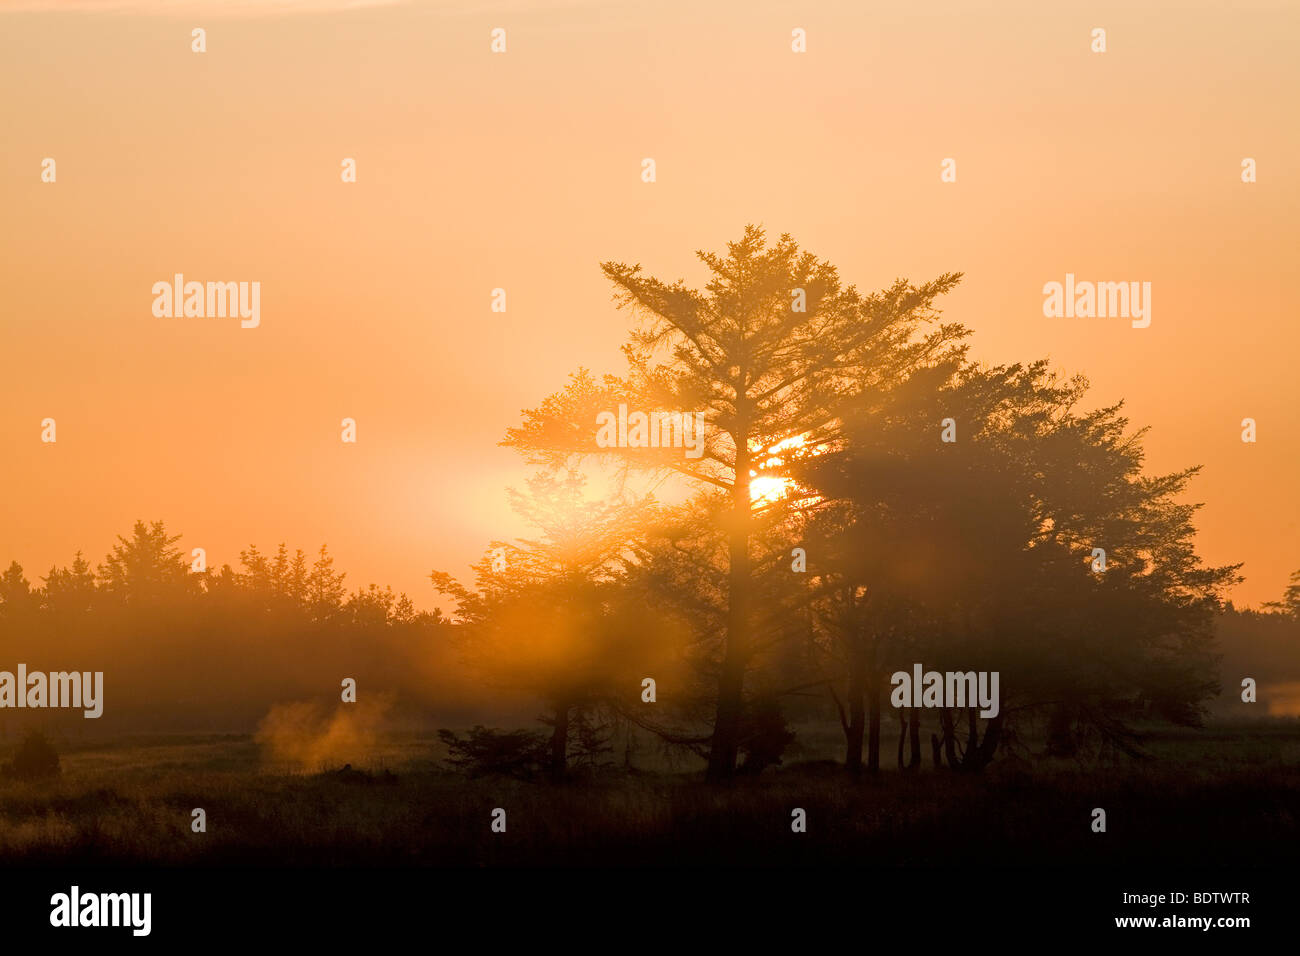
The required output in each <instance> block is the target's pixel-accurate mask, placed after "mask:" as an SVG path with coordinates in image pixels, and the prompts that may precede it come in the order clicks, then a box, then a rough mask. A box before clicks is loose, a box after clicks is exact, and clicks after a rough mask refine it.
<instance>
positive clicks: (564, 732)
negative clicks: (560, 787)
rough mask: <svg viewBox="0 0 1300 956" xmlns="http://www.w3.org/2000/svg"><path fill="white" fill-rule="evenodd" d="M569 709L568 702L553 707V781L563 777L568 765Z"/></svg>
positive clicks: (557, 781)
mask: <svg viewBox="0 0 1300 956" xmlns="http://www.w3.org/2000/svg"><path fill="white" fill-rule="evenodd" d="M569 710H570V707H569V705H568V704H560V705H559V706H557V707H556V708H555V729H554V730H552V731H551V780H552V781H553V782H555V783H559V782H560V781H561V780H563V779H564V773H565V770H566V769H567V765H568V754H569Z"/></svg>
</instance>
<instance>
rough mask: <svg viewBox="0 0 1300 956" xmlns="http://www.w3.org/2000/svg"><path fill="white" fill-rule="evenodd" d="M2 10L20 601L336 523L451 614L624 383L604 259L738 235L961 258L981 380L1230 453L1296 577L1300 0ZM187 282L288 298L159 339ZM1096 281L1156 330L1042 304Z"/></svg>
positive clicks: (3, 256)
mask: <svg viewBox="0 0 1300 956" xmlns="http://www.w3.org/2000/svg"><path fill="white" fill-rule="evenodd" d="M1225 6H1226V5H1225ZM15 8H22V10H21V11H20V12H14V11H15ZM69 8H77V9H78V10H80V11H83V12H76V13H68V12H58V11H59V10H60V9H62V10H64V11H66V10H67V9H69ZM160 8H165V9H164V10H163V12H162V13H160V12H159V9H160ZM265 8H273V9H271V11H270V15H262V14H264V13H266V12H267V10H266V9H265ZM284 8H300V9H299V10H298V12H295V13H292V14H285V13H284V12H283V9H284ZM345 8H346V9H345ZM351 8H358V9H351ZM0 10H2V11H4V12H0V129H3V131H4V135H3V141H2V143H0V285H2V288H3V296H2V297H0V316H2V322H3V325H2V328H3V337H2V338H0V399H2V402H0V448H3V450H4V458H3V461H4V469H3V471H4V490H5V494H4V497H3V500H2V501H0V558H2V559H3V560H4V561H6V562H7V561H8V560H9V559H10V558H17V559H18V560H19V561H20V562H21V563H22V564H23V565H24V566H25V567H26V568H27V570H28V574H29V577H33V578H35V577H36V576H38V575H44V574H45V573H46V572H47V570H48V568H49V566H50V565H51V564H52V563H54V562H55V561H57V562H59V563H60V564H64V563H66V562H68V561H69V560H70V559H71V556H72V554H73V552H74V551H75V550H76V549H77V548H83V549H85V550H86V551H87V552H88V554H89V555H90V556H91V557H92V558H93V559H94V560H96V561H97V560H98V559H100V558H101V557H102V555H103V553H104V552H105V551H106V550H107V549H108V547H109V545H110V544H111V543H112V541H113V538H114V535H115V534H117V533H125V532H127V531H128V530H129V528H130V526H131V523H132V522H133V521H134V520H135V519H136V518H150V519H152V518H161V519H164V520H165V521H166V522H167V524H168V526H169V527H171V528H172V529H173V530H175V531H179V532H183V533H184V536H185V537H184V544H185V546H186V547H187V549H188V548H189V547H196V546H202V547H205V548H206V549H207V551H208V554H209V560H210V562H212V563H213V564H215V565H219V564H221V563H222V562H224V561H230V562H232V563H233V562H234V561H235V560H236V558H237V553H238V551H239V549H240V548H242V547H245V546H247V544H249V543H250V542H256V543H258V544H259V545H263V546H267V547H273V546H274V545H275V544H276V543H277V542H279V541H282V540H283V541H286V542H288V543H289V545H290V546H291V547H295V546H298V547H303V548H304V549H308V550H311V549H314V548H315V547H316V546H318V545H319V544H320V543H321V542H322V541H324V542H327V543H328V544H329V545H330V548H331V550H332V551H333V552H334V553H335V555H336V556H337V562H338V564H339V566H341V567H343V568H345V569H347V570H348V571H349V572H350V574H349V583H350V584H353V585H357V584H364V583H367V582H370V581H376V582H379V583H391V584H392V585H393V586H394V587H395V588H398V589H402V590H406V591H408V592H409V593H411V594H412V596H413V597H415V598H416V599H417V601H418V602H419V603H421V604H423V605H425V606H428V605H431V604H432V603H434V595H433V593H432V589H431V587H430V585H429V584H428V581H427V574H428V571H429V570H430V569H432V568H435V567H436V568H442V569H446V570H450V571H452V572H453V573H460V572H462V571H464V570H465V568H466V565H467V564H468V563H469V562H470V561H471V560H473V559H474V558H476V557H477V556H478V555H479V554H480V553H481V552H482V550H483V548H484V546H485V545H486V543H487V541H488V540H489V539H491V538H493V537H502V536H510V535H514V534H518V533H521V532H522V531H523V530H524V529H523V528H522V527H521V526H520V525H519V523H518V522H517V521H516V520H515V519H514V517H513V516H512V515H510V514H509V512H508V511H507V510H506V507H505V494H504V489H505V487H506V486H507V485H522V481H523V479H524V477H526V475H527V474H528V473H529V470H528V469H527V468H526V467H525V466H523V464H522V463H521V462H520V460H519V459H518V457H517V456H516V454H515V453H514V452H512V451H509V450H507V449H502V448H498V447H496V442H497V441H499V440H500V438H501V437H502V435H503V434H504V431H505V429H506V428H507V427H509V426H511V425H514V424H516V423H517V422H518V420H519V411H520V409H522V408H524V407H531V406H534V405H536V404H537V403H538V402H539V401H540V400H541V399H542V398H543V397H544V396H545V395H546V394H548V393H549V392H550V391H552V390H554V389H556V388H559V387H560V386H562V385H563V384H564V382H565V379H566V376H567V374H568V373H569V372H570V371H572V370H575V369H576V368H577V367H578V366H580V365H586V366H589V367H591V368H593V369H595V370H596V371H598V372H603V371H612V370H618V369H620V368H621V361H622V360H621V356H620V355H619V353H618V346H619V345H620V344H621V343H622V342H623V341H624V338H625V334H626V323H627V319H626V316H625V315H624V314H621V313H617V312H615V311H614V310H613V308H612V306H611V302H610V288H609V287H608V285H607V284H606V283H605V282H604V281H603V279H602V278H601V276H600V274H599V270H598V263H599V262H600V261H601V260H604V259H619V260H625V261H631V262H638V261H639V262H641V263H643V264H644V265H645V266H646V268H647V269H648V270H649V271H650V272H652V273H653V274H656V275H659V276H661V277H664V278H669V279H671V278H676V277H678V276H681V277H684V278H687V279H688V280H695V281H698V280H700V279H701V278H702V268H701V267H700V266H699V264H698V263H697V262H696V260H695V258H694V255H693V252H694V250H696V249H698V248H710V249H718V248H721V247H722V246H723V245H724V244H725V242H726V241H728V240H730V239H734V238H737V237H738V236H739V234H740V232H741V230H742V229H743V227H744V225H745V224H746V223H747V222H757V223H761V224H763V225H765V226H766V227H767V228H768V230H769V231H770V232H771V233H773V234H776V233H780V232H790V233H792V234H793V235H794V237H795V238H796V239H797V240H798V241H799V242H800V243H801V244H803V245H804V246H805V247H807V248H809V249H810V250H812V251H813V252H815V253H816V254H818V255H819V256H822V257H825V258H828V259H830V260H831V261H832V262H834V263H835V264H836V265H838V266H839V268H840V271H841V274H842V275H843V276H844V278H845V279H846V280H847V281H849V282H853V283H856V284H857V285H858V286H859V287H860V288H863V289H872V288H876V287H879V286H881V285H884V284H886V283H888V282H890V281H891V280H892V279H894V278H895V277H896V276H906V277H909V278H911V279H913V280H915V281H918V282H919V281H922V280H925V279H929V278H932V277H933V276H935V275H936V274H938V273H940V272H944V271H949V270H960V271H963V272H965V273H966V280H965V282H964V283H963V284H962V286H961V287H960V288H959V289H958V291H956V292H955V293H954V294H952V295H950V296H949V297H948V298H947V301H946V303H945V307H946V315H947V317H948V318H951V319H953V320H957V321H961V322H963V323H965V324H967V325H969V326H971V327H972V328H973V329H974V330H975V335H974V339H973V341H974V352H975V354H976V355H977V356H978V357H980V358H985V359H988V360H991V361H998V362H1002V361H1019V360H1032V359H1034V358H1038V357H1043V356H1047V357H1050V358H1051V359H1052V360H1053V362H1054V363H1055V364H1056V365H1057V366H1058V367H1059V368H1061V369H1063V370H1064V371H1067V372H1084V373H1086V374H1087V375H1088V376H1089V377H1090V378H1091V379H1092V382H1093V384H1094V393H1093V395H1094V401H1095V402H1096V403H1103V402H1105V403H1110V402H1112V401H1115V400H1117V399H1120V398H1123V399H1125V400H1126V401H1127V402H1128V411H1129V414H1130V416H1131V418H1132V420H1133V421H1134V423H1135V424H1140V425H1149V426H1150V428H1151V430H1150V432H1149V434H1148V436H1147V439H1146V447H1147V449H1148V453H1149V455H1148V461H1149V466H1150V470H1152V471H1155V472H1165V471H1172V470H1175V469H1179V468H1182V467H1185V466H1188V465H1192V464H1198V463H1199V464H1203V465H1204V466H1205V467H1204V472H1203V474H1202V475H1201V477H1199V478H1198V479H1197V480H1196V481H1195V482H1194V483H1193V485H1192V495H1191V497H1192V499H1193V500H1196V501H1204V502H1205V503H1206V506H1205V508H1204V510H1203V511H1202V512H1201V514H1200V517H1199V520H1198V522H1197V523H1198V526H1199V527H1200V529H1201V534H1200V539H1199V540H1200V547H1201V551H1202V553H1203V554H1204V555H1205V557H1206V558H1207V560H1208V561H1210V562H1213V563H1227V562H1235V561H1244V562H1245V568H1244V573H1245V574H1246V575H1247V581H1246V583H1245V584H1244V585H1243V586H1242V587H1241V588H1240V589H1239V590H1238V591H1237V592H1236V594H1235V597H1236V598H1237V599H1238V600H1240V601H1244V602H1247V603H1257V602H1261V601H1264V600H1269V599H1272V598H1275V597H1277V596H1278V595H1279V594H1280V593H1281V591H1282V589H1283V587H1284V586H1285V583H1286V579H1287V576H1288V574H1289V572H1290V571H1292V570H1293V569H1296V568H1300V527H1298V522H1297V516H1298V515H1300V504H1298V503H1297V495H1296V489H1297V484H1298V482H1297V480H1296V475H1295V471H1296V465H1297V463H1298V462H1300V420H1298V417H1297V398H1300V386H1297V379H1298V377H1300V374H1298V371H1297V367H1296V363H1297V358H1298V357H1300V331H1297V326H1296V322H1297V307H1296V295H1295V293H1294V291H1293V290H1292V289H1290V288H1288V287H1287V283H1288V282H1293V281H1295V276H1296V268H1295V257H1296V252H1297V249H1300V226H1298V225H1297V224H1298V223H1300V201H1298V199H1297V196H1298V193H1297V188H1296V175H1297V170H1300V130H1298V128H1297V125H1296V123H1295V102H1296V93H1297V90H1300V58H1297V57H1296V56H1295V50H1296V49H1297V47H1298V46H1300V7H1298V6H1297V5H1296V4H1294V3H1289V4H1288V3H1280V2H1279V3H1253V4H1251V3H1248V4H1233V5H1232V9H1220V5H1218V4H1208V3H1200V4H1186V3H1173V2H1168V3H1149V2H1146V3H1143V2H1125V3H1113V4H1106V3H1102V4H1097V3H1088V4H1082V3H1079V4H1056V3H1053V4H1043V3H1041V2H1032V3H1030V2H1025V3H999V4H991V3H943V4H926V3H914V2H909V3H898V4H863V3H859V2H845V3H793V2H791V3H761V2H759V3H754V2H748V0H746V2H726V3H716V4H702V3H696V2H664V0H655V2H650V0H647V2H638V3H608V2H606V3H579V2H560V3H549V2H523V0H520V2H502V3H491V4H469V3H447V2H442V3H433V4H410V5H406V4H396V5H383V4H369V3H363V4H354V3H352V4H350V3H345V2H342V0H336V2H330V0H316V2H306V3H283V2H279V3H261V2H255V0H244V2H242V3H235V4H221V5H216V6H214V5H212V4H210V3H204V2H198V0H194V2H182V3H179V4H164V3H158V2H149V0H74V2H71V3H55V2H53V0H44V2H42V0H32V2H28V0H21V2H18V3H4V2H2V0H0ZM51 10H54V11H56V12H50V11H51ZM85 11H89V12H85ZM199 26H201V27H204V28H205V29H206V30H207V52H206V53H203V54H196V53H193V52H191V48H190V47H191V35H190V31H191V29H192V28H193V27H199ZM493 27H504V28H505V29H506V30H507V43H508V52H507V53H505V54H504V55H493V54H491V53H490V52H489V40H490V38H489V32H490V30H491V29H492V28H493ZM795 27H802V28H804V29H805V30H806V31H807V36H808V41H807V42H808V52H807V53H806V54H795V53H792V52H791V49H790V41H791V30H792V29H793V28H795ZM1094 27H1103V28H1105V29H1106V31H1107V46H1108V50H1107V52H1106V53H1104V54H1094V53H1092V52H1090V48H1089V47H1090V42H1091V38H1090V31H1091V30H1092V28H1094ZM45 157H53V158H54V159H55V160H56V162H57V182H56V183H54V184H48V183H42V182H41V162H42V159H43V158H45ZM344 157H355V159H356V160H357V169H358V182H357V183H356V184H344V183H342V182H341V181H340V162H341V160H342V159H343V158H344ZM643 157H653V158H654V159H655V160H656V162H657V171H658V181H657V182H655V183H653V184H646V183H643V182H642V181H641V178H640V170H641V165H640V164H641V160H642V158H643ZM945 157H952V158H955V159H956V161H957V171H958V178H957V182H955V183H941V182H940V176H939V173H940V162H941V160H942V159H944V158H945ZM1244 157H1253V158H1255V159H1256V161H1257V163H1258V182H1257V183H1254V184H1244V183H1242V182H1241V177H1240V173H1241V161H1242V159H1243V158H1244ZM177 272H182V273H184V274H185V276H186V277H187V278H188V279H195V280H199V281H207V280H233V281H240V280H244V281H252V280H256V281H259V282H260V283H261V324H260V327H258V328H256V329H241V328H240V325H239V322H238V320H237V319H194V318H190V319H183V318H182V319H165V318H164V319H160V318H155V317H154V316H153V314H152V311H151V304H152V302H153V295H152V292H151V288H152V286H153V283H155V282H157V281H159V280H168V281H169V280H170V279H171V277H172V276H173V274H174V273H177ZM1067 272H1072V273H1074V274H1076V276H1078V278H1079V279H1092V280H1102V281H1139V282H1140V281H1147V282H1150V283H1151V284H1152V303H1151V304H1152V322H1151V325H1150V327H1149V328H1146V329H1134V328H1131V327H1130V323H1129V322H1128V321H1127V320H1124V319H1065V318H1060V319H1053V318H1045V317H1044V316H1043V312H1042V303H1043V294H1042V287H1043V284H1044V283H1046V282H1049V281H1053V280H1055V281H1062V280H1063V279H1064V276H1065V274H1066V273H1067ZM498 286H500V287H504V288H505V289H506V290H507V294H508V312H506V313H505V314H498V313H493V312H492V311H490V308H489V306H490V301H491V299H490V296H491V290H492V289H493V288H494V287H498ZM47 417H51V418H54V419H56V420H57V423H58V426H57V427H58V442H57V443H56V444H53V445H49V444H42V443H41V441H40V431H41V428H40V423H41V420H42V419H43V418H47ZM345 417H352V418H355V419H356V420H357V423H358V437H359V441H358V443H357V444H356V445H347V444H344V443H342V442H341V441H340V438H339V435H340V427H339V425H340V421H341V419H343V418H345ZM1244 417H1252V418H1254V419H1256V420H1257V422H1258V430H1259V432H1258V434H1259V439H1258V442H1257V443H1255V444H1246V443H1243V442H1242V441H1241V439H1240V432H1241V427H1240V423H1241V420H1242V419H1243V418H1244Z"/></svg>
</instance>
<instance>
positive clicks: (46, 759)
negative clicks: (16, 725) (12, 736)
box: [5, 730, 59, 780]
mask: <svg viewBox="0 0 1300 956" xmlns="http://www.w3.org/2000/svg"><path fill="white" fill-rule="evenodd" d="M5 772H6V773H7V774H8V775H9V776H13V777H19V778H21V779H23V780H38V779H40V778H42V777H53V776H57V775H58V773H59V754H58V752H57V751H56V750H55V749H54V745H53V744H51V743H50V741H49V740H48V739H47V738H46V736H45V735H44V734H43V733H41V732H40V731H39V730H33V731H31V732H30V733H29V734H28V735H27V736H26V737H24V738H23V742H22V744H21V745H19V747H18V751H17V752H16V753H15V754H14V759H13V760H12V761H11V762H10V763H8V764H6V765H5Z"/></svg>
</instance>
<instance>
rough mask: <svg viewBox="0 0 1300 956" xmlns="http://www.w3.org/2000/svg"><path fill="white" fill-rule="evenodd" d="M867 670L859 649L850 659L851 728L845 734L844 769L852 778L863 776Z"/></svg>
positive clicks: (853, 651) (853, 652)
mask: <svg viewBox="0 0 1300 956" xmlns="http://www.w3.org/2000/svg"><path fill="white" fill-rule="evenodd" d="M866 685H867V669H866V664H865V662H864V661H863V660H862V655H861V654H860V653H858V652H857V649H856V648H855V649H853V650H851V651H850V657H849V727H848V730H847V731H846V732H845V736H846V737H847V742H846V744H845V748H844V769H845V770H847V771H848V772H849V774H850V776H854V777H859V776H861V775H862V734H863V731H864V730H865V729H866V713H865V711H864V709H863V706H862V701H863V696H864V695H865V694H866Z"/></svg>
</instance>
